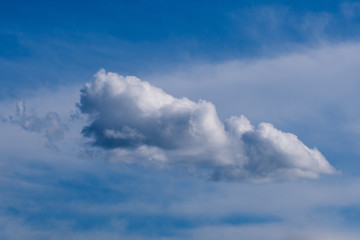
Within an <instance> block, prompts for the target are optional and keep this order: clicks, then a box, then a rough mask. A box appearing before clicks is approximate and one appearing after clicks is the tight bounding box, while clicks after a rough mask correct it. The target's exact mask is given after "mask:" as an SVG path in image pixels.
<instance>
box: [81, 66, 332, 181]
mask: <svg viewBox="0 0 360 240" xmlns="http://www.w3.org/2000/svg"><path fill="white" fill-rule="evenodd" d="M79 108H80V110H81V112H82V113H83V114H86V115H88V116H89V121H90V122H89V125H88V126H86V127H85V128H84V129H83V134H84V135H85V136H86V137H90V138H92V139H93V140H94V142H93V144H94V145H95V146H99V147H102V148H105V149H111V157H112V158H115V159H118V160H122V161H139V160H140V159H141V160H151V161H156V162H161V163H163V164H175V165H182V166H188V167H190V168H196V169H209V170H211V172H212V174H211V176H212V179H215V180H222V179H227V180H250V181H272V180H288V179H295V178H317V177H318V176H319V174H334V173H336V170H335V169H334V168H333V167H332V166H331V165H330V164H329V162H328V161H327V160H326V159H325V157H324V156H323V155H322V154H321V153H320V152H319V151H318V150H317V149H316V148H313V149H310V148H308V147H307V146H305V145H304V144H303V143H302V142H301V141H300V140H299V139H298V138H297V136H295V135H294V134H291V133H284V132H282V131H280V130H278V129H276V128H275V127H274V126H273V125H271V124H269V123H260V124H259V126H258V127H257V128H255V127H254V126H253V125H251V123H250V121H249V120H248V119H247V118H246V117H245V116H232V117H231V118H230V119H228V120H226V121H225V122H222V121H220V119H219V117H218V115H217V112H216V109H215V106H214V105H213V104H212V103H210V102H207V101H204V100H200V101H198V102H193V101H191V100H189V99H187V98H181V99H177V98H174V97H172V96H170V95H169V94H166V93H165V92H164V91H163V90H162V89H160V88H157V87H154V86H152V85H151V84H150V83H148V82H145V81H141V80H140V79H138V78H136V77H132V76H127V77H123V76H120V75H118V74H116V73H111V72H108V73H106V72H105V70H100V71H99V72H98V73H97V74H96V79H95V81H94V82H93V83H88V84H86V86H85V88H84V89H83V90H82V93H81V99H80V104H79Z"/></svg>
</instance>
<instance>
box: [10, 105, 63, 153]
mask: <svg viewBox="0 0 360 240" xmlns="http://www.w3.org/2000/svg"><path fill="white" fill-rule="evenodd" d="M10 121H11V122H12V123H14V124H18V125H19V126H21V127H22V128H23V129H25V130H27V131H29V132H37V133H41V134H43V136H44V137H45V138H46V139H47V141H48V145H49V146H52V147H55V146H54V145H53V142H54V141H57V140H59V139H62V138H63V136H64V132H65V131H66V130H67V129H68V128H67V126H66V125H65V124H63V123H62V122H61V119H60V116H59V115H58V114H57V113H55V112H48V113H47V114H46V116H45V117H44V118H39V117H37V116H36V115H34V114H33V115H30V116H29V115H26V107H25V103H24V102H23V101H18V102H17V104H16V114H15V115H11V116H10Z"/></svg>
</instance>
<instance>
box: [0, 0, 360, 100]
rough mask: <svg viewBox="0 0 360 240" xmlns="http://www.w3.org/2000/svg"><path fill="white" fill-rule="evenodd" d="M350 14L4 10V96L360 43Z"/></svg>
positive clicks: (83, 4) (300, 4) (279, 8)
mask: <svg viewBox="0 0 360 240" xmlns="http://www.w3.org/2000/svg"><path fill="white" fill-rule="evenodd" d="M346 4H347V5H346ZM346 6H351V8H350V9H352V10H351V11H355V12H358V11H360V8H359V6H357V5H354V6H352V5H351V2H343V1H311V2H308V1H271V2H269V1H250V0H247V1H226V2H223V1H207V2H206V4H204V2H203V1H176V2H173V1H118V2H115V1H101V2H99V1H55V2H54V1H31V2H29V1H8V2H3V3H2V7H1V10H0V77H1V79H2V83H3V86H2V91H1V92H0V96H2V97H6V96H9V95H10V96H16V93H17V92H18V91H21V90H22V89H29V88H32V87H38V86H46V87H53V86H56V85H59V84H69V83H72V82H74V81H75V82H84V81H85V80H88V79H89V78H90V77H91V75H92V74H93V73H94V72H95V71H96V70H97V69H99V68H101V67H105V68H107V69H109V70H111V71H115V72H120V73H122V74H132V75H138V76H142V75H144V74H146V73H149V72H157V71H163V70H164V69H168V68H171V67H174V66H177V65H178V64H189V63H190V64H191V63H195V62H216V61H222V60H225V59H233V58H240V59H241V58H249V57H252V58H253V57H264V56H272V55H274V54H281V53H284V52H289V51H293V50H294V49H296V48H297V47H299V46H311V45H314V44H315V45H316V44H317V43H318V41H319V40H321V41H324V40H325V41H340V40H354V39H357V38H358V36H359V33H360V31H359V30H358V29H360V28H359V27H358V26H359V23H360V18H359V17H357V16H358V15H356V14H353V15H351V13H346ZM344 9H345V10H344ZM15 88H16V89H15Z"/></svg>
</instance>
